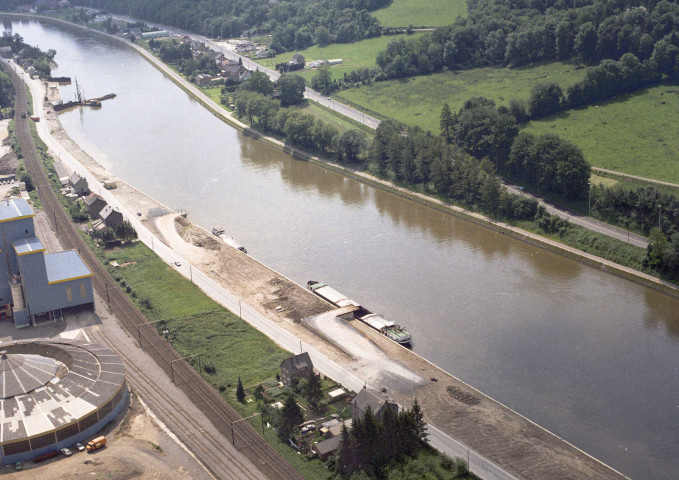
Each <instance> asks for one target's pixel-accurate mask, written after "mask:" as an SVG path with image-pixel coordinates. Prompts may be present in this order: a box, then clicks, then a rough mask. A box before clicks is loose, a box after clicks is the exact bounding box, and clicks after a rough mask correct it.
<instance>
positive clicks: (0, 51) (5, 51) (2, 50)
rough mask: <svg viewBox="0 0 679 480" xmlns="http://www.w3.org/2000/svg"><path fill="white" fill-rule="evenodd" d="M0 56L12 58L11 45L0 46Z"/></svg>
mask: <svg viewBox="0 0 679 480" xmlns="http://www.w3.org/2000/svg"><path fill="white" fill-rule="evenodd" d="M0 57H2V58H12V47H0Z"/></svg>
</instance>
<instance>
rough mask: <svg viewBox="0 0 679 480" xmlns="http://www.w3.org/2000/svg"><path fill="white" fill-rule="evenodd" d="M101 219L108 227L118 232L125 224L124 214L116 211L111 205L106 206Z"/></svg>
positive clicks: (101, 212) (101, 213)
mask: <svg viewBox="0 0 679 480" xmlns="http://www.w3.org/2000/svg"><path fill="white" fill-rule="evenodd" d="M99 218H101V219H102V221H103V222H104V224H106V227H108V228H112V229H113V230H117V229H118V227H119V226H121V225H122V224H123V214H122V213H120V211H119V210H116V209H114V208H113V207H112V206H111V205H106V206H105V207H104V208H102V209H101V211H100V212H99Z"/></svg>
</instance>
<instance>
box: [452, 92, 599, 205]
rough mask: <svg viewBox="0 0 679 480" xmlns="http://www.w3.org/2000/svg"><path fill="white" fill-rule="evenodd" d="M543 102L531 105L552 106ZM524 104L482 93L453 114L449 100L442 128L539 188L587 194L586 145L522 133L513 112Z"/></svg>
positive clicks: (456, 140)
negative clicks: (499, 101) (497, 104)
mask: <svg viewBox="0 0 679 480" xmlns="http://www.w3.org/2000/svg"><path fill="white" fill-rule="evenodd" d="M543 96H546V97H552V96H554V97H557V98H558V97H559V96H560V93H559V91H558V90H556V91H555V92H552V93H550V92H549V91H547V92H543ZM533 97H538V95H534V96H532V97H531V98H533ZM539 103H540V102H538V101H537V99H535V101H529V105H530V109H531V111H535V112H537V111H538V110H540V109H545V108H547V107H544V106H542V107H538V106H537V105H538V104H539ZM519 109H520V108H519V106H517V105H516V104H512V105H511V106H510V108H506V107H502V106H501V107H499V108H495V102H493V101H492V100H488V99H486V98H482V97H477V98H472V99H470V100H468V101H467V102H465V104H464V106H463V107H462V108H461V109H460V111H459V112H458V113H456V114H454V115H453V114H452V113H451V112H450V109H449V108H448V106H447V105H444V107H443V109H442V111H441V134H442V136H443V138H445V139H446V140H448V141H449V142H452V143H455V144H456V145H458V146H459V147H460V148H462V149H464V150H465V151H466V152H467V153H469V154H470V155H472V156H474V157H476V158H478V159H483V158H489V159H491V160H492V161H493V162H494V163H495V168H496V169H499V168H500V167H503V168H505V169H506V170H507V173H508V174H509V175H510V176H511V177H513V178H516V179H518V180H520V181H521V182H522V183H524V184H527V185H534V186H536V187H537V188H538V191H540V190H542V192H545V193H548V192H550V193H555V194H557V195H560V196H565V197H568V198H570V199H573V200H575V199H579V198H580V199H581V198H584V197H585V196H586V195H587V184H588V183H587V182H588V180H589V174H590V167H589V164H587V162H586V161H585V159H584V157H583V155H582V151H581V150H580V149H579V148H578V147H576V146H575V145H573V144H571V143H569V142H566V141H564V140H562V139H560V138H559V137H557V136H556V135H542V136H539V137H534V136H533V135H530V134H527V133H520V134H519V133H518V132H519V129H518V125H517V120H516V116H515V113H513V112H515V111H516V110H519ZM518 115H519V116H521V115H522V114H518ZM523 115H525V114H523Z"/></svg>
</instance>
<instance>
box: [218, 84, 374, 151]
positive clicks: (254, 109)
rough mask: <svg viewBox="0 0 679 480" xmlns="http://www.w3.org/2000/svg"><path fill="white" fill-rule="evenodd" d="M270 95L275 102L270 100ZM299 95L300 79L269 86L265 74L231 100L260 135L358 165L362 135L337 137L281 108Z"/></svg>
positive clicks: (306, 115) (312, 119)
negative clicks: (275, 95)
mask: <svg viewBox="0 0 679 480" xmlns="http://www.w3.org/2000/svg"><path fill="white" fill-rule="evenodd" d="M274 87H275V90H274ZM274 91H275V92H276V93H277V95H278V98H279V100H277V99H276V98H274V97H272V96H271V94H272V93H273V92H274ZM303 92H304V79H303V78H302V77H300V76H297V75H283V76H281V78H280V79H279V80H278V81H277V82H276V84H273V83H272V82H271V81H270V80H269V79H268V77H267V76H266V74H264V73H262V72H255V73H253V75H252V76H251V77H250V78H249V79H248V80H247V81H246V82H244V83H243V85H242V86H241V88H240V89H239V91H238V92H236V93H235V94H234V96H233V98H234V105H235V107H236V114H237V115H238V116H239V117H241V118H247V120H248V122H249V123H250V125H251V126H253V127H257V128H258V129H260V130H262V131H263V132H266V133H271V134H275V135H282V136H284V137H285V139H286V141H287V142H289V143H291V144H293V145H296V146H299V147H302V148H305V149H308V150H312V151H316V152H318V153H320V154H322V155H330V156H334V157H335V158H336V159H337V160H339V161H340V162H343V163H354V162H357V161H359V159H360V157H361V155H362V154H363V152H364V151H365V150H366V149H367V145H368V139H367V137H366V136H365V134H364V133H363V132H361V131H359V130H348V131H346V132H342V133H339V131H338V130H337V129H336V128H335V127H333V126H332V125H329V124H327V123H325V122H323V121H322V120H319V119H316V118H315V117H314V116H313V115H311V114H309V113H304V112H303V111H301V110H296V109H290V108H284V107H286V106H289V105H294V104H296V103H299V102H301V101H302V100H303V99H304V97H303ZM227 101H228V96H227V95H224V96H223V97H222V102H227Z"/></svg>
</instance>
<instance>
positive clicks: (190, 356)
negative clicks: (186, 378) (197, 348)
mask: <svg viewBox="0 0 679 480" xmlns="http://www.w3.org/2000/svg"><path fill="white" fill-rule="evenodd" d="M193 357H198V358H200V353H196V354H193V355H189V356H188V357H182V358H176V359H174V360H172V361H171V362H170V374H171V375H172V383H174V362H178V361H179V360H188V359H189V358H193ZM199 365H200V364H199Z"/></svg>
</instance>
